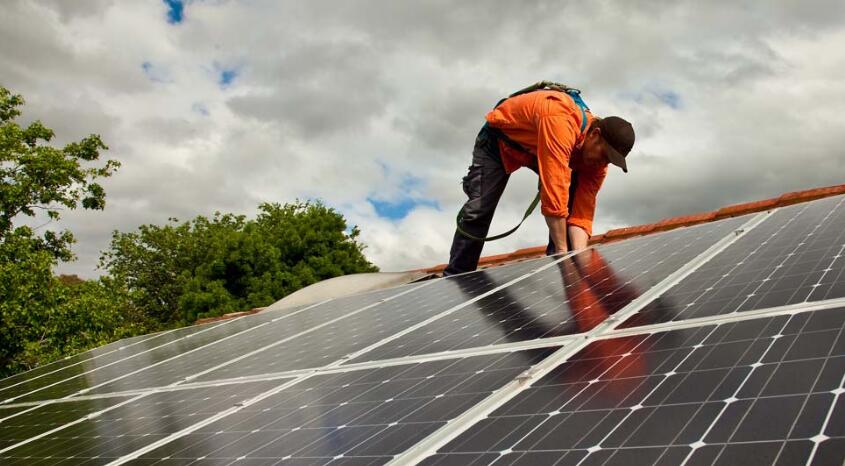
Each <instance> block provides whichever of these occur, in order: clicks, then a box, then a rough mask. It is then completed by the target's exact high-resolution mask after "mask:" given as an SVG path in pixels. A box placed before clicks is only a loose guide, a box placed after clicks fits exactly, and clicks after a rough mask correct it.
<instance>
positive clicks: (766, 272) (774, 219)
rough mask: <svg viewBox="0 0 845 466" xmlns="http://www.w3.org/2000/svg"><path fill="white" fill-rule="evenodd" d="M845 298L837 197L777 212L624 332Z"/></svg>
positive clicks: (842, 218) (841, 202) (843, 235)
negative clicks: (648, 324) (657, 324)
mask: <svg viewBox="0 0 845 466" xmlns="http://www.w3.org/2000/svg"><path fill="white" fill-rule="evenodd" d="M843 296H845V196H836V197H831V198H827V199H821V200H817V201H813V202H808V203H804V204H798V205H794V206H790V207H787V208H783V209H779V210H777V211H775V212H774V213H773V214H772V215H771V217H770V218H768V219H767V220H766V221H764V222H763V223H762V224H760V225H759V226H757V227H756V228H754V229H753V230H752V231H750V232H749V233H748V234H746V235H745V236H743V237H742V238H740V239H739V240H738V241H737V242H736V243H734V244H733V245H731V246H730V247H729V248H727V249H726V250H725V251H723V252H722V253H721V254H719V255H718V256H716V257H715V258H713V259H712V260H710V261H709V262H708V263H706V264H704V266H702V267H701V268H700V269H698V270H697V271H696V272H695V273H693V274H692V275H690V276H689V277H688V278H686V279H685V280H684V281H682V282H681V283H679V284H678V285H677V286H675V287H674V288H673V289H671V290H669V291H668V292H666V293H665V294H664V295H663V299H661V300H660V302H656V303H653V304H652V305H650V306H649V307H647V308H646V309H644V310H643V311H641V312H640V314H639V316H635V317H632V318H631V320H630V321H629V322H626V323H624V324H623V325H622V327H632V326H635V325H639V324H640V323H642V322H655V321H678V320H685V319H691V318H696V317H705V316H712V315H721V314H728V313H734V312H742V311H747V310H753V309H762V308H770V307H775V306H782V305H787V304H795V303H801V302H806V301H816V300H822V299H831V298H838V297H843Z"/></svg>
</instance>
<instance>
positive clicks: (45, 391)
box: [4, 313, 279, 402]
mask: <svg viewBox="0 0 845 466" xmlns="http://www.w3.org/2000/svg"><path fill="white" fill-rule="evenodd" d="M276 317H279V316H278V315H276V314H272V313H271V314H263V313H262V314H256V315H252V316H247V317H243V318H240V319H237V320H233V321H230V322H227V323H225V325H223V324H221V325H217V326H215V327H212V328H209V329H208V330H207V331H203V332H196V333H192V334H190V335H187V336H186V337H184V338H179V339H175V340H174V341H172V342H169V343H167V344H162V345H155V346H153V347H152V348H150V349H149V350H148V351H143V352H139V353H136V354H134V355H131V356H130V357H128V358H123V359H118V360H116V361H114V362H110V363H105V364H102V365H100V361H99V360H98V359H93V360H87V361H85V362H83V364H82V366H81V367H82V368H83V369H84V371H83V372H80V373H78V374H76V375H73V376H71V377H63V374H62V373H56V374H51V375H50V376H48V377H44V378H43V379H45V380H41V379H35V380H33V383H35V384H36V385H37V388H35V389H34V390H30V391H24V390H27V389H29V388H31V385H30V384H23V385H20V386H17V387H13V388H12V389H11V390H10V392H11V393H10V395H11V394H12V393H14V394H15V397H16V398H15V399H14V400H13V401H15V402H29V401H39V400H48V399H56V398H62V397H66V396H70V395H73V394H77V393H80V392H81V391H83V390H89V389H91V388H92V387H95V386H98V385H100V384H104V383H107V382H109V381H112V380H118V379H120V380H124V379H128V378H129V376H133V375H136V373H138V372H143V371H145V370H148V369H149V368H151V367H156V365H157V364H161V363H162V362H164V361H167V360H171V359H178V358H180V357H185V356H187V355H190V354H194V352H198V351H200V350H202V351H205V350H206V349H207V348H208V347H209V346H210V345H214V344H215V343H218V342H220V341H221V340H223V339H225V338H233V337H235V336H236V335H238V334H241V333H242V332H245V331H248V330H250V329H252V328H254V327H255V326H256V325H260V324H262V323H266V322H268V321H270V320H272V319H274V318H276ZM76 370H78V369H76ZM76 370H75V371H76ZM46 382H51V383H50V384H46V385H45V383H46ZM161 385H166V384H164V383H163V384H161ZM121 386H122V387H123V388H124V389H132V388H143V386H137V387H133V386H132V384H131V383H128V384H125V385H121ZM4 394H5V393H4Z"/></svg>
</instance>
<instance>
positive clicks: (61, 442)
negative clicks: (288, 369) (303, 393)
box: [0, 381, 283, 464]
mask: <svg viewBox="0 0 845 466" xmlns="http://www.w3.org/2000/svg"><path fill="white" fill-rule="evenodd" d="M282 383H283V381H272V382H252V383H244V384H237V385H225V386H220V387H207V388H197V389H191V390H178V391H170V392H158V393H152V394H150V395H148V396H145V397H140V398H138V399H135V400H134V401H131V402H130V403H127V404H124V405H122V406H118V407H116V408H114V409H111V410H108V411H105V412H103V413H101V414H100V415H99V416H97V417H95V418H93V419H86V420H84V421H82V422H79V423H76V424H74V425H69V426H68V427H66V428H64V429H61V430H59V431H57V432H54V433H51V434H48V435H47V436H45V437H42V438H40V439H37V440H34V441H31V442H29V443H26V444H23V445H21V446H18V447H16V448H13V449H11V450H9V451H6V452H4V453H2V454H0V462H2V463H3V464H17V463H20V464H36V463H38V462H43V463H49V464H54V463H58V462H62V461H64V462H67V463H69V464H106V463H108V462H110V461H112V460H115V459H117V458H119V457H120V456H122V455H125V454H128V453H131V452H132V451H135V450H136V449H138V448H141V447H143V446H146V445H149V444H151V443H153V442H154V441H156V440H158V439H161V438H164V437H166V436H167V435H169V434H172V433H175V432H178V431H179V430H181V429H183V428H185V427H188V426H190V425H193V424H195V423H197V422H199V421H202V420H203V419H206V418H209V417H211V416H212V415H214V414H217V413H218V412H221V411H224V410H226V409H228V408H230V407H232V406H234V405H235V404H237V403H239V402H242V401H243V400H246V399H248V398H251V397H253V396H255V395H258V394H259V393H262V392H264V391H266V390H269V389H271V388H272V387H274V386H278V385H280V384H282ZM79 403H82V402H79V401H74V402H70V403H64V402H63V403H57V404H54V405H50V406H49V407H45V408H46V409H48V410H51V413H50V414H51V416H52V417H53V418H59V419H61V420H69V419H72V418H73V417H74V416H76V415H78V414H83V412H82V411H81V410H80V409H79V408H78V407H79V406H80V405H79ZM97 403H103V401H97ZM40 409H41V408H40ZM80 417H81V416H80ZM13 419H15V418H13ZM48 419H50V418H48ZM30 420H31V422H32V424H33V425H30V426H18V428H21V429H36V428H37V427H38V426H39V425H40V424H41V423H43V422H44V420H43V418H42V417H38V416H33V417H32V419H30Z"/></svg>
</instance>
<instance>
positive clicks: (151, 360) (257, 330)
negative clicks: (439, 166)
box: [14, 289, 398, 402]
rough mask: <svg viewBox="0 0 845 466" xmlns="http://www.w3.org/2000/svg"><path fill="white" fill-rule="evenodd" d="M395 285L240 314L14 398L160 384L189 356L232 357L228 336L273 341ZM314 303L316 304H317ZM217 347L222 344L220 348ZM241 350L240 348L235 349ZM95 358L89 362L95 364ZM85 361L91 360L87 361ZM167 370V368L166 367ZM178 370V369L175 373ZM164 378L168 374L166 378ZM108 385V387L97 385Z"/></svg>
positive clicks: (373, 298) (340, 313)
mask: <svg viewBox="0 0 845 466" xmlns="http://www.w3.org/2000/svg"><path fill="white" fill-rule="evenodd" d="M395 293H398V291H396V290H395V289H392V290H381V291H376V292H372V293H367V294H362V295H358V296H353V297H348V298H341V299H337V300H333V301H329V302H328V303H326V304H325V305H323V306H313V307H306V308H301V309H294V310H285V311H283V310H279V311H273V312H267V313H260V314H256V315H251V316H246V317H242V318H240V319H236V320H233V321H231V322H229V323H226V324H225V325H219V326H216V327H214V328H210V329H209V330H208V331H206V332H201V333H197V334H193V335H190V336H188V337H185V338H180V339H177V340H175V341H174V342H173V343H172V344H163V345H158V346H155V347H154V348H152V349H150V350H148V351H144V352H141V353H138V354H136V355H133V356H132V357H129V358H124V359H121V360H118V361H116V362H114V363H112V364H106V365H103V366H100V367H86V372H85V373H84V377H83V376H75V377H72V378H66V379H62V380H60V381H59V382H57V383H55V384H53V385H46V386H43V387H40V388H38V389H37V390H35V391H32V392H27V394H25V395H23V396H21V395H18V396H17V397H16V398H15V399H14V401H18V402H21V401H36V400H44V399H52V398H60V397H64V396H70V395H73V394H84V393H88V392H92V393H109V392H115V391H122V390H131V389H137V388H147V387H154V386H164V385H169V384H171V383H175V382H178V381H180V380H181V379H182V378H183V377H184V376H185V375H187V374H190V373H192V372H189V373H187V374H186V373H185V372H184V371H185V370H186V369H185V367H188V368H197V367H198V366H197V365H196V364H198V363H197V362H196V361H195V360H194V359H190V362H189V363H188V364H187V365H180V363H181V362H182V360H185V359H189V358H196V359H202V360H203V361H209V360H211V361H210V362H208V364H212V363H213V361H218V362H220V361H225V360H228V359H231V358H232V357H233V356H232V354H233V353H231V352H230V351H227V349H228V350H231V348H227V347H226V345H227V344H231V342H232V341H233V340H239V341H243V342H245V343H243V345H249V344H255V343H256V342H260V341H264V340H262V339H261V338H262V337H263V338H264V339H265V340H266V339H272V340H274V341H275V340H278V339H280V338H284V337H285V336H286V335H291V334H296V333H298V332H301V331H305V330H308V329H310V328H311V327H313V326H316V325H319V323H320V322H322V321H323V320H324V319H327V318H328V319H331V318H340V317H343V316H344V315H345V314H348V313H349V312H351V311H354V310H355V308H356V307H358V306H362V305H365V304H367V303H372V302H378V301H380V300H382V299H385V298H386V297H389V296H391V295H392V294H395ZM317 307H319V308H320V309H317ZM218 348H222V349H219V350H218ZM238 354H240V353H238ZM96 361H97V360H94V361H93V363H96ZM192 364H193V365H192ZM86 365H87V366H90V365H91V363H86ZM171 369H172V370H171ZM197 370H199V369H197ZM178 371H181V372H178ZM168 377H169V378H168ZM103 386H107V388H101V387H103Z"/></svg>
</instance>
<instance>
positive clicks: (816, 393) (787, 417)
mask: <svg viewBox="0 0 845 466" xmlns="http://www.w3.org/2000/svg"><path fill="white" fill-rule="evenodd" d="M842 311H843V309H837V310H829V311H819V312H815V313H812V312H811V313H803V314H796V315H793V316H778V317H771V318H759V319H754V320H749V321H745V322H733V323H724V324H720V325H711V326H704V327H696V328H691V329H683V330H670V331H665V332H659V333H654V334H645V335H632V336H626V337H621V338H611V339H606V340H599V341H595V342H593V343H590V344H589V346H587V347H586V348H585V349H583V350H582V351H580V352H579V353H578V354H576V355H574V356H573V357H571V358H569V360H568V361H567V362H565V363H563V364H561V365H560V366H558V367H557V368H556V369H555V370H554V371H552V372H551V373H549V374H548V375H546V376H545V377H543V378H542V379H541V380H539V381H538V382H536V383H534V384H533V386H532V387H531V388H528V389H526V390H525V391H523V392H522V393H520V394H519V395H518V396H517V397H515V398H513V399H512V400H510V401H509V402H508V403H506V404H505V405H504V406H502V407H501V408H499V409H498V410H496V411H495V412H494V413H492V414H491V415H490V416H488V417H487V418H486V419H484V420H482V421H481V422H478V423H477V424H475V425H474V426H473V427H472V428H470V429H469V430H467V431H466V432H465V433H463V434H462V435H460V436H459V437H457V438H456V439H455V440H453V441H452V442H450V443H449V444H447V445H446V446H444V447H443V448H441V449H440V451H439V452H438V453H437V454H436V455H434V456H432V457H431V458H429V459H428V460H426V461H424V462H423V464H426V465H441V464H489V463H492V462H495V463H496V464H560V465H576V464H605V465H615V464H619V465H622V464H725V465H736V464H805V463H806V464H841V463H842V461H843V459H845V448H843V446H845V429H843V426H845V423H843V417H842V415H843V414H845V413H842V411H843V409H845V406H843V401H845V400H843V398H842V397H841V396H840V395H841V393H843V391H845V389H843V374H845V335H843V331H845V312H842ZM834 410H836V411H837V413H836V414H833V415H831V414H832V413H833V412H834ZM831 420H834V421H833V422H831Z"/></svg>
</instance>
